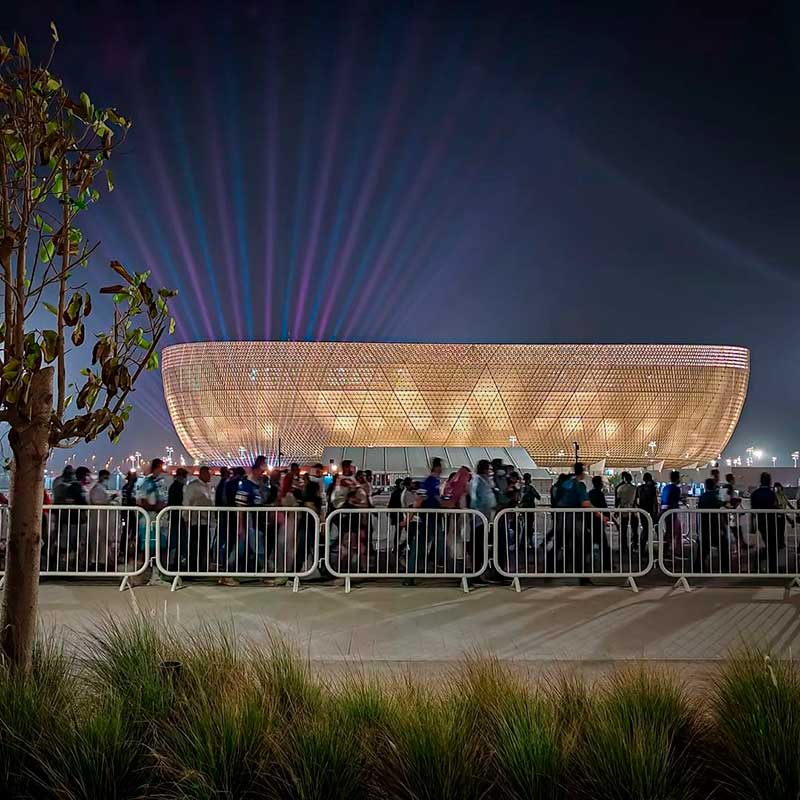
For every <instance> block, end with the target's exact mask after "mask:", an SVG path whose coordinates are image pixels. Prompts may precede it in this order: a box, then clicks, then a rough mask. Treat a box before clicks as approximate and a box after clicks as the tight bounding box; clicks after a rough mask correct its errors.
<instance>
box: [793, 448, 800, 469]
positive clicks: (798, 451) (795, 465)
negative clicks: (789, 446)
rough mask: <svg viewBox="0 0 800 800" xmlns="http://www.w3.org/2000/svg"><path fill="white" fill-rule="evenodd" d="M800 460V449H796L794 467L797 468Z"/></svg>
mask: <svg viewBox="0 0 800 800" xmlns="http://www.w3.org/2000/svg"><path fill="white" fill-rule="evenodd" d="M798 460H800V450H795V451H794V453H792V462H793V463H794V468H795V469H797V461H798Z"/></svg>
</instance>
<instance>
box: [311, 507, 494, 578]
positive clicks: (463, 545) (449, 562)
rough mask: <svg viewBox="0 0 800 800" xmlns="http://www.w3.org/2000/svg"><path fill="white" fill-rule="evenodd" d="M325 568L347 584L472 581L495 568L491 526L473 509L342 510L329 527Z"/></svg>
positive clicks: (326, 539) (332, 514) (334, 514)
mask: <svg viewBox="0 0 800 800" xmlns="http://www.w3.org/2000/svg"><path fill="white" fill-rule="evenodd" d="M325 531H326V535H325V566H326V568H327V569H328V571H329V572H330V573H331V574H332V575H333V576H335V577H337V578H344V582H345V591H346V592H349V591H350V585H351V584H350V581H351V579H353V578H404V579H413V578H431V577H437V578H443V577H452V578H458V579H460V581H461V587H462V588H463V589H464V591H465V592H467V591H469V579H470V578H477V577H478V576H479V575H480V574H481V573H482V572H483V571H484V570H485V569H486V568H487V567H488V565H489V522H488V520H487V519H486V517H484V516H483V514H481V513H480V512H479V511H474V510H472V509H422V508H420V509H408V510H402V509H386V508H370V509H339V510H337V511H333V512H332V513H331V514H330V515H329V516H328V518H327V520H326V522H325Z"/></svg>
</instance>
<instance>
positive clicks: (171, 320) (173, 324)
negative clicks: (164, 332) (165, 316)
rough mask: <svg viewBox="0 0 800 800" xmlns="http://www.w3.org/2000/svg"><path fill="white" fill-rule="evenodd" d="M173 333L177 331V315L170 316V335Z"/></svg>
mask: <svg viewBox="0 0 800 800" xmlns="http://www.w3.org/2000/svg"><path fill="white" fill-rule="evenodd" d="M173 333H175V317H170V318H169V335H170V336H172V334H173Z"/></svg>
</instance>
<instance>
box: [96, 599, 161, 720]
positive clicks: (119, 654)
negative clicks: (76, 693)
mask: <svg viewBox="0 0 800 800" xmlns="http://www.w3.org/2000/svg"><path fill="white" fill-rule="evenodd" d="M176 638H177V637H176ZM166 640H167V637H166V636H165V635H164V628H163V626H162V625H160V624H159V623H158V622H157V621H155V620H152V619H148V618H146V617H143V616H141V615H132V616H130V617H126V618H125V619H122V620H120V619H117V618H115V617H112V616H108V617H106V618H105V620H104V621H103V622H102V623H101V624H100V625H98V626H97V627H96V628H95V629H94V630H93V631H92V632H90V633H89V634H87V637H86V646H87V650H88V653H87V655H88V667H89V674H90V677H91V678H92V682H93V684H94V688H95V690H96V691H97V692H99V693H105V694H107V695H109V696H111V697H116V698H119V699H120V700H121V701H122V702H123V704H124V705H125V706H126V708H127V710H128V715H129V719H130V720H131V722H132V723H135V724H141V725H143V726H145V727H147V726H148V725H149V724H150V723H152V721H153V720H156V719H159V718H161V717H163V716H164V715H166V714H168V713H169V711H170V709H171V708H172V706H173V696H174V691H173V683H172V680H171V675H170V674H169V672H168V671H167V668H168V666H169V665H170V663H171V662H172V660H173V659H172V658H171V656H172V655H174V654H172V653H169V652H168V647H167V644H166Z"/></svg>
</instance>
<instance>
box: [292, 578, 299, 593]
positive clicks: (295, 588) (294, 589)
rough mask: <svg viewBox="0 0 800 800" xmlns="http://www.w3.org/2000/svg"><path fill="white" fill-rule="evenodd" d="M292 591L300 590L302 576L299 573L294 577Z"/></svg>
mask: <svg viewBox="0 0 800 800" xmlns="http://www.w3.org/2000/svg"><path fill="white" fill-rule="evenodd" d="M292 591H293V592H295V593H296V592H299V591H300V578H299V577H298V576H297V575H295V576H294V578H292Z"/></svg>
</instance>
